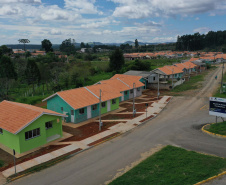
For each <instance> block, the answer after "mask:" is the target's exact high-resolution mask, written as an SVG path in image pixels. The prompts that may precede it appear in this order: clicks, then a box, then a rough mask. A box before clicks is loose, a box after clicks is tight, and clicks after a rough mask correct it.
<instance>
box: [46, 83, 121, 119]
mask: <svg viewBox="0 0 226 185" xmlns="http://www.w3.org/2000/svg"><path fill="white" fill-rule="evenodd" d="M121 96H122V94H121V93H120V92H119V91H117V90H116V89H114V88H113V87H111V86H110V85H108V84H95V85H91V86H86V87H81V88H76V89H71V90H66V91H60V92H57V93H55V94H53V95H51V96H49V97H47V98H46V99H44V100H43V101H47V108H48V109H49V110H52V111H56V112H58V113H61V114H66V115H68V117H67V118H66V119H65V121H66V122H72V123H79V122H82V121H85V120H87V119H90V118H94V117H97V116H99V109H100V111H101V114H104V113H106V112H109V111H112V110H115V109H118V108H119V97H121Z"/></svg>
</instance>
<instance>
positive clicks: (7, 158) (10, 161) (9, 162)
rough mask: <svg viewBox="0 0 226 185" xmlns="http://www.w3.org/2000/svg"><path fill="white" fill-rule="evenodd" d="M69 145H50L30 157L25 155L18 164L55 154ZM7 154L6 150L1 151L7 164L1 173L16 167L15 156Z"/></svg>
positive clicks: (0, 169)
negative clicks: (54, 152) (51, 153)
mask: <svg viewBox="0 0 226 185" xmlns="http://www.w3.org/2000/svg"><path fill="white" fill-rule="evenodd" d="M68 145H69V144H62V145H50V146H47V147H43V148H41V149H39V150H37V151H35V152H33V153H31V154H28V155H25V156H23V157H21V158H19V159H16V164H20V163H23V162H26V161H29V160H31V159H34V158H36V157H39V156H41V155H45V154H47V153H50V152H53V151H55V150H58V149H60V148H63V147H65V146H68ZM7 154H8V153H7V152H5V151H4V150H0V156H1V159H2V156H5V157H4V158H3V160H4V162H5V165H4V166H3V167H1V168H0V172H2V171H4V170H6V169H8V168H10V167H12V166H14V162H13V156H12V155H10V154H8V155H7Z"/></svg>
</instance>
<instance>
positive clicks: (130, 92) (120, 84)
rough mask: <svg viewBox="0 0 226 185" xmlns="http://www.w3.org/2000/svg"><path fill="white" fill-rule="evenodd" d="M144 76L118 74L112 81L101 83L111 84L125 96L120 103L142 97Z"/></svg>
mask: <svg viewBox="0 0 226 185" xmlns="http://www.w3.org/2000/svg"><path fill="white" fill-rule="evenodd" d="M141 80H142V76H134V75H125V74H116V75H114V76H113V77H112V78H111V79H109V80H105V81H101V83H105V84H109V85H111V86H112V87H114V88H115V89H117V90H118V91H119V92H121V93H122V94H123V96H122V97H121V98H120V101H125V100H128V99H132V98H133V97H138V96H141V95H142V90H143V89H144V87H145V83H142V82H141Z"/></svg>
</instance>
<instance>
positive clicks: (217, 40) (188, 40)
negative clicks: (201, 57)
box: [176, 30, 226, 52]
mask: <svg viewBox="0 0 226 185" xmlns="http://www.w3.org/2000/svg"><path fill="white" fill-rule="evenodd" d="M176 50H177V51H185V50H187V51H198V50H205V51H223V52H226V30H224V31H216V32H214V31H209V32H208V33H207V34H200V33H194V34H188V35H182V36H178V37H177V42H176Z"/></svg>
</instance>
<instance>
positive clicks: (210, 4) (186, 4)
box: [111, 0, 226, 19]
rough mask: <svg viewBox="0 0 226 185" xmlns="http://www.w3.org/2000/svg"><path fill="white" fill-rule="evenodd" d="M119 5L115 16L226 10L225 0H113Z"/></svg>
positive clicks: (144, 16)
mask: <svg viewBox="0 0 226 185" xmlns="http://www.w3.org/2000/svg"><path fill="white" fill-rule="evenodd" d="M111 1H113V2H115V3H117V4H119V6H117V7H116V9H115V11H114V13H113V16H115V17H127V18H130V19H140V18H146V17H160V16H163V17H164V16H172V17H174V16H176V15H180V16H189V15H194V14H200V13H205V12H211V11H215V10H218V9H220V8H221V9H222V7H224V8H223V9H224V10H226V7H225V0H199V1H197V0H190V1H187V0H162V1H161V3H160V2H159V0H152V1H151V0H111Z"/></svg>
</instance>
